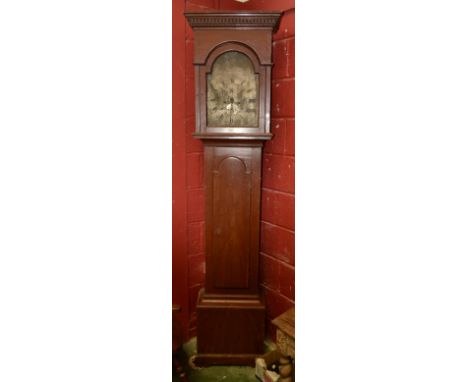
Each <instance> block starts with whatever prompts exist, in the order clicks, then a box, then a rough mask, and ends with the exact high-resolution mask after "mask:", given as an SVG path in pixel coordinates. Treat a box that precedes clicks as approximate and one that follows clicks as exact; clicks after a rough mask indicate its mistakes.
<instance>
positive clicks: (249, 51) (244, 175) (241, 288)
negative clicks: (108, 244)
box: [186, 12, 281, 366]
mask: <svg viewBox="0 0 468 382" xmlns="http://www.w3.org/2000/svg"><path fill="white" fill-rule="evenodd" d="M280 16H281V13H280V12H241V13H239V12H237V13H236V12H215V13H213V12H199V13H187V14H186V17H187V20H188V22H189V24H190V25H191V26H192V29H193V31H194V40H195V44H194V65H195V112H196V113H195V114H196V118H195V120H196V132H195V134H194V136H195V137H196V138H199V139H201V140H202V141H203V143H204V187H205V214H206V216H205V222H206V223H205V229H206V235H205V237H206V283H205V289H204V290H201V292H200V295H199V298H198V302H197V337H198V340H197V346H198V355H197V357H196V360H195V364H197V365H199V366H206V365H210V364H211V365H213V364H236V365H239V364H252V365H253V362H254V359H255V357H256V356H258V355H261V354H263V340H264V334H265V303H264V300H263V297H262V296H261V295H260V288H259V275H258V273H259V270H258V267H259V240H260V201H261V195H260V193H261V165H262V148H263V143H264V141H266V140H269V139H271V138H272V134H271V133H270V109H271V105H270V103H271V101H270V100H271V94H270V93H271V66H272V62H271V54H272V33H273V31H274V29H275V28H276V27H277V25H278V21H279V18H280ZM232 51H238V52H240V53H243V54H244V55H245V56H247V57H248V58H249V59H250V61H251V62H252V67H253V68H254V72H255V74H256V75H257V76H258V84H259V85H258V86H259V88H258V94H257V98H258V100H257V102H258V103H257V105H258V110H259V114H258V126H249V127H242V126H228V127H226V126H209V127H208V126H207V76H208V75H209V74H210V73H211V71H212V66H213V64H214V62H216V59H217V58H218V57H219V56H220V55H221V54H224V53H226V52H232ZM231 102H232V101H231Z"/></svg>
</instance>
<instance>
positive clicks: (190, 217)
mask: <svg viewBox="0 0 468 382" xmlns="http://www.w3.org/2000/svg"><path fill="white" fill-rule="evenodd" d="M185 9H186V10H201V9H222V10H230V9H238V10H241V9H245V10H281V11H284V12H285V14H284V16H283V18H282V21H281V25H280V28H279V30H278V32H277V33H276V34H275V36H274V42H273V55H274V57H273V59H274V62H275V66H274V69H273V83H272V125H271V126H272V132H273V133H274V134H275V137H274V138H273V140H272V141H270V142H268V143H267V144H266V146H265V152H264V163H263V185H262V192H263V198H262V204H263V206H262V222H261V232H262V236H261V254H260V261H261V263H260V268H261V283H262V288H263V289H264V292H265V296H266V303H267V315H268V317H267V320H268V323H269V321H270V320H271V319H272V318H274V317H276V316H277V315H279V314H281V313H282V312H283V311H285V310H287V309H288V308H289V307H291V306H294V1H291V0H268V1H267V0H251V1H250V2H247V3H245V4H242V3H239V2H236V1H233V0H187V1H185ZM179 32H180V31H179ZM179 43H180V41H179ZM184 43H185V51H184V54H181V53H180V52H175V53H174V56H177V57H178V60H181V59H182V58H181V57H182V56H185V58H184V59H182V60H183V61H182V62H180V61H179V62H178V66H179V67H181V66H183V68H184V72H185V75H184V76H185V78H184V80H185V88H184V90H185V94H184V96H183V97H182V94H179V98H178V101H179V102H180V101H181V99H182V98H183V99H184V102H183V104H184V105H185V106H184V113H183V120H184V123H183V126H182V125H181V124H180V123H179V124H178V125H177V126H176V125H174V127H173V128H174V129H178V132H177V136H179V137H180V136H181V134H182V133H181V129H182V128H183V138H184V143H183V147H184V151H185V156H184V157H183V156H182V155H181V153H180V151H179V155H178V156H177V158H175V157H174V164H173V171H174V172H180V171H182V172H184V175H185V178H184V189H183V190H184V197H185V199H184V202H185V203H186V235H187V236H186V238H180V240H182V241H184V240H186V242H187V247H186V253H185V254H179V256H178V257H179V258H180V261H179V263H181V262H184V261H185V267H186V275H187V276H186V277H187V284H186V285H187V286H186V288H188V300H189V301H188V313H189V318H188V327H189V331H188V335H189V336H193V335H195V330H196V314H195V306H196V298H197V295H198V291H199V290H200V288H201V287H202V286H203V284H204V277H205V248H204V240H205V238H204V228H205V227H204V196H203V166H202V163H203V146H202V144H201V142H200V141H199V140H196V139H194V138H193V137H192V133H193V132H194V131H195V119H194V115H195V101H194V94H195V88H194V70H193V66H192V62H191V58H192V57H193V33H192V31H191V28H190V26H189V25H188V24H187V23H185V35H184ZM174 46H175V45H174ZM177 46H179V45H178V44H177ZM174 59H175V58H174ZM179 81H180V80H179ZM175 136H176V134H174V137H175ZM180 175H181V174H179V176H180ZM179 198H180V195H179ZM181 203H182V201H181ZM180 285H182V284H181V283H180ZM181 287H182V286H181ZM174 302H176V301H174ZM267 327H268V331H269V335H270V336H271V337H274V333H273V331H272V330H271V326H270V325H269V324H268V325H267Z"/></svg>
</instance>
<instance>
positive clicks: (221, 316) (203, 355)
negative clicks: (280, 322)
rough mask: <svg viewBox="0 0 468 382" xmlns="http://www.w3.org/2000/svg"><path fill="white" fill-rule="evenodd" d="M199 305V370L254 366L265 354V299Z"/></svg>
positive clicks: (227, 299)
mask: <svg viewBox="0 0 468 382" xmlns="http://www.w3.org/2000/svg"><path fill="white" fill-rule="evenodd" d="M204 294H205V293H204V291H203V290H202V291H201V293H200V296H199V299H198V304H197V353H198V354H197V356H196V358H195V364H196V365H197V366H208V365H252V366H253V365H254V363H255V358H256V357H258V356H260V355H261V354H263V352H264V348H263V346H264V345H263V341H264V334H265V304H264V302H263V301H262V299H261V298H245V299H242V298H240V297H239V298H235V299H233V298H232V297H228V296H226V297H223V298H221V297H216V298H214V297H210V298H205V296H204Z"/></svg>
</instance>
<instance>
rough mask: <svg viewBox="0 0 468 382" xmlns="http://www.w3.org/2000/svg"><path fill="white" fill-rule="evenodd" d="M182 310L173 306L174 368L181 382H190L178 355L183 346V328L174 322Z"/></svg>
mask: <svg viewBox="0 0 468 382" xmlns="http://www.w3.org/2000/svg"><path fill="white" fill-rule="evenodd" d="M180 310H181V308H180V306H179V305H172V366H173V368H174V369H175V371H176V373H177V376H178V377H179V379H180V381H181V382H189V379H188V377H187V373H186V372H185V370H184V368H183V366H182V363H181V361H180V359H179V357H178V355H177V352H178V350H179V349H180V348H181V346H182V328H181V327H180V324H179V322H178V321H177V320H174V313H177V312H180Z"/></svg>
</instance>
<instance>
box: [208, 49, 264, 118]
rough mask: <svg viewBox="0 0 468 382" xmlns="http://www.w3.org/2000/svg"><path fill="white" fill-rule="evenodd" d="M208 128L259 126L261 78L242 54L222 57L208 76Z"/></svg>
mask: <svg viewBox="0 0 468 382" xmlns="http://www.w3.org/2000/svg"><path fill="white" fill-rule="evenodd" d="M207 119H208V126H217V127H227V126H236V127H257V126H258V75H257V74H256V73H255V72H254V68H253V65H252V62H251V61H250V59H249V58H248V57H247V56H246V55H245V54H243V53H240V52H236V51H233V52H226V53H223V54H222V55H220V56H219V57H218V58H217V59H216V61H215V62H214V64H213V69H212V72H211V73H210V74H208V76H207Z"/></svg>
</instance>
